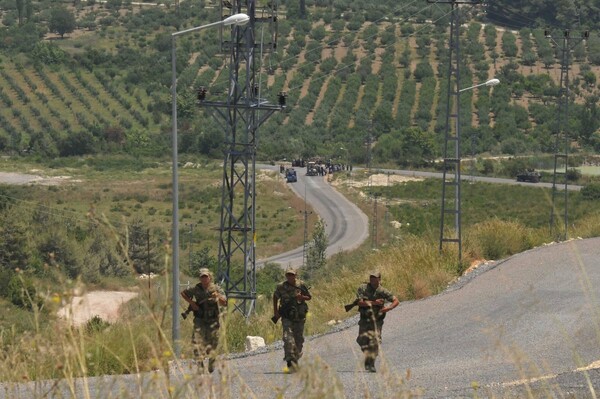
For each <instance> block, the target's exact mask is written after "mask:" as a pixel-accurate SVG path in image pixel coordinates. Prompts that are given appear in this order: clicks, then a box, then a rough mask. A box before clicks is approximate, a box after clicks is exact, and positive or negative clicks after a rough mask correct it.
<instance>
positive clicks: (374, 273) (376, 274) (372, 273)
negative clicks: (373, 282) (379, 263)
mask: <svg viewBox="0 0 600 399" xmlns="http://www.w3.org/2000/svg"><path fill="white" fill-rule="evenodd" d="M369 277H377V278H381V272H380V271H379V270H371V271H370V272H369Z"/></svg>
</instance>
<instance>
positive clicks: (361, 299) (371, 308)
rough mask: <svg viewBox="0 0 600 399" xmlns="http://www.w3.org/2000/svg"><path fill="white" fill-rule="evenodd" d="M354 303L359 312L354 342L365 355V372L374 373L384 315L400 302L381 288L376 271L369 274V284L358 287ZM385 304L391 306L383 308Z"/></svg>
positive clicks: (378, 273)
mask: <svg viewBox="0 0 600 399" xmlns="http://www.w3.org/2000/svg"><path fill="white" fill-rule="evenodd" d="M356 301H357V305H358V307H359V312H360V320H359V321H358V338H356V342H357V343H358V345H360V349H361V350H362V351H363V353H364V355H365V370H367V371H369V372H372V373H375V372H376V371H377V370H376V369H375V359H376V358H377V355H379V345H380V344H381V329H382V328H383V319H384V318H385V315H386V313H387V312H389V311H390V310H392V309H394V308H395V307H396V306H398V304H399V303H400V302H399V301H398V298H396V297H395V296H394V295H393V294H392V293H391V292H390V291H388V290H387V289H385V288H383V286H382V285H381V273H380V272H378V271H373V272H371V273H370V274H369V282H368V283H364V284H361V285H360V286H359V287H358V290H357V293H356ZM386 302H391V305H389V306H385V303H386Z"/></svg>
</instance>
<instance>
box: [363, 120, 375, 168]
mask: <svg viewBox="0 0 600 399" xmlns="http://www.w3.org/2000/svg"><path fill="white" fill-rule="evenodd" d="M372 130H373V122H372V121H369V133H368V134H367V139H366V141H365V146H366V147H367V159H366V162H365V163H366V165H367V169H368V170H371V145H372V143H373V134H372Z"/></svg>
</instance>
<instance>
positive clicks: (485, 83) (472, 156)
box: [458, 78, 500, 182]
mask: <svg viewBox="0 0 600 399" xmlns="http://www.w3.org/2000/svg"><path fill="white" fill-rule="evenodd" d="M498 83H500V80H499V79H496V78H494V79H490V80H488V81H487V82H483V83H479V84H477V85H475V86H470V87H465V88H464V89H460V90H459V91H458V92H459V93H462V92H463V91H467V90H471V89H475V88H477V87H481V86H496V85H497V84H498ZM474 146H475V143H474V135H473V132H471V182H473V178H474V175H475V173H474V169H475V149H474Z"/></svg>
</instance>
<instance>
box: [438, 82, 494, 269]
mask: <svg viewBox="0 0 600 399" xmlns="http://www.w3.org/2000/svg"><path fill="white" fill-rule="evenodd" d="M498 83H500V80H499V79H495V78H494V79H490V80H488V81H486V82H484V83H480V84H477V85H474V86H469V87H465V88H463V89H459V90H458V92H457V93H456V101H457V102H460V93H462V92H465V91H467V90H472V89H475V88H477V87H481V86H496V85H497V84H498ZM456 138H457V140H456V142H455V146H456V147H455V148H456V154H457V159H456V162H457V168H456V175H455V176H454V180H455V183H454V184H455V185H456V190H455V191H454V193H455V198H454V201H455V204H456V205H455V206H456V212H455V213H454V229H455V231H456V239H454V240H453V241H457V242H458V259H459V260H460V259H461V258H462V248H461V246H462V239H461V228H462V226H461V215H460V213H461V211H460V203H461V197H460V181H461V175H460V166H461V161H462V159H461V156H460V123H459V122H458V118H457V119H456ZM444 166H445V164H444ZM445 173H446V172H445V169H444V179H445V176H446V175H445ZM445 184H446V182H445V181H444V182H443V183H442V186H443V190H445ZM443 201H444V199H442V216H441V224H440V251H441V250H442V242H443V241H444V205H443Z"/></svg>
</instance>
